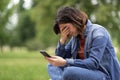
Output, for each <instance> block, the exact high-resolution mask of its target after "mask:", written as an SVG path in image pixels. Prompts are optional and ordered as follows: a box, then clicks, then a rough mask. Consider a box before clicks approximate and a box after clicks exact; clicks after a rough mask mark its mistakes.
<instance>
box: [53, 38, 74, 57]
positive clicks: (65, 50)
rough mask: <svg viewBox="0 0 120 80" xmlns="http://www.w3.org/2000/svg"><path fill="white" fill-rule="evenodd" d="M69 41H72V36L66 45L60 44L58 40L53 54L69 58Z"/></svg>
mask: <svg viewBox="0 0 120 80" xmlns="http://www.w3.org/2000/svg"><path fill="white" fill-rule="evenodd" d="M71 43H72V38H71V39H70V41H69V42H68V43H67V44H66V45H62V44H60V42H58V45H57V48H56V50H55V54H56V55H57V56H60V57H63V58H71Z"/></svg>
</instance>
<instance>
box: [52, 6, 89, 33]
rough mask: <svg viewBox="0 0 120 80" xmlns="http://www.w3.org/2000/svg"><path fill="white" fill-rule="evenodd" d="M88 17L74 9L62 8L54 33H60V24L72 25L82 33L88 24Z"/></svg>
mask: <svg viewBox="0 0 120 80" xmlns="http://www.w3.org/2000/svg"><path fill="white" fill-rule="evenodd" d="M87 19H88V16H87V14H86V13H84V12H83V11H79V10H77V9H75V8H73V7H62V8H60V9H58V11H57V16H56V19H55V24H54V28H53V29H54V32H55V33H56V34H59V33H60V30H59V24H62V23H72V24H73V25H74V26H75V27H77V28H78V30H79V31H80V32H82V31H83V29H84V25H86V23H87Z"/></svg>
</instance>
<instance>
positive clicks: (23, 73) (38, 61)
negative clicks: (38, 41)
mask: <svg viewBox="0 0 120 80" xmlns="http://www.w3.org/2000/svg"><path fill="white" fill-rule="evenodd" d="M117 56H118V59H119V61H120V54H117ZM46 66H47V61H46V60H45V59H44V57H43V56H42V55H41V54H40V53H39V51H37V52H28V51H23V52H21V51H18V52H4V53H0V80H49V76H48V73H47V69H46Z"/></svg>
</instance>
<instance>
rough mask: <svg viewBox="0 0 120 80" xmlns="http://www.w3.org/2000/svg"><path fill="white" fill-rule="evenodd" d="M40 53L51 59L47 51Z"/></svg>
mask: <svg viewBox="0 0 120 80" xmlns="http://www.w3.org/2000/svg"><path fill="white" fill-rule="evenodd" d="M40 53H41V54H42V55H43V56H45V57H51V56H50V55H49V54H48V53H47V52H46V51H45V50H40Z"/></svg>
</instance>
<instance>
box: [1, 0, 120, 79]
mask: <svg viewBox="0 0 120 80" xmlns="http://www.w3.org/2000/svg"><path fill="white" fill-rule="evenodd" d="M119 4H120V0H0V80H49V75H48V74H47V67H46V66H47V61H45V59H44V57H43V56H42V55H41V54H40V53H39V50H41V49H42V50H43V49H44V50H46V51H47V52H48V53H49V54H51V55H53V54H54V50H55V47H56V45H57V42H58V40H59V36H58V35H55V34H54V32H53V25H54V19H55V16H56V11H57V9H58V8H59V7H62V6H72V7H76V8H77V9H80V10H83V11H85V12H86V13H87V14H88V16H89V19H90V20H91V21H92V22H93V23H97V24H100V25H102V26H104V27H105V28H106V29H107V30H108V31H109V32H110V35H111V38H112V41H113V45H114V47H115V51H116V55H117V57H118V59H119V60H120V37H119V36H120V5H119Z"/></svg>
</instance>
